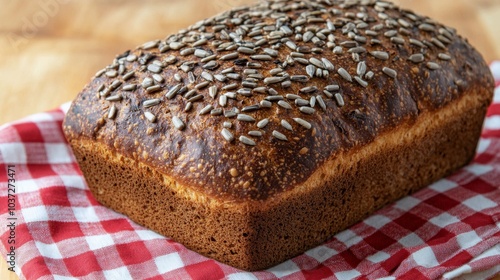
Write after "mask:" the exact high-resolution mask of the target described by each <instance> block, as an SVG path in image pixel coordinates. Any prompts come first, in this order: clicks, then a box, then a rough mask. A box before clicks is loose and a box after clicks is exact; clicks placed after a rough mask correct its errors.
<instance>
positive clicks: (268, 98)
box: [265, 95, 284, 101]
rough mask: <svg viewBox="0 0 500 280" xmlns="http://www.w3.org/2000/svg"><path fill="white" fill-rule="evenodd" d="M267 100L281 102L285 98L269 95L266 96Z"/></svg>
mask: <svg viewBox="0 0 500 280" xmlns="http://www.w3.org/2000/svg"><path fill="white" fill-rule="evenodd" d="M265 99H266V100H267V101H279V100H283V99H284V98H283V96H281V95H269V96H266V97H265Z"/></svg>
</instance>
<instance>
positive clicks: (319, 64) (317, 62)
mask: <svg viewBox="0 0 500 280" xmlns="http://www.w3.org/2000/svg"><path fill="white" fill-rule="evenodd" d="M309 62H310V63H311V64H312V65H314V66H316V67H319V68H325V64H324V63H323V62H322V61H321V60H319V59H317V58H315V57H311V58H310V59H309Z"/></svg>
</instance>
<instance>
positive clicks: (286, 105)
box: [278, 100, 292, 110]
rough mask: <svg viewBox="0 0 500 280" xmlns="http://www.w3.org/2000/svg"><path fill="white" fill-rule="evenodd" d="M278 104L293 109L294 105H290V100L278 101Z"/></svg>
mask: <svg viewBox="0 0 500 280" xmlns="http://www.w3.org/2000/svg"><path fill="white" fill-rule="evenodd" d="M278 105H279V106H281V107H282V108H285V109H287V110H290V109H292V106H290V104H288V102H286V101H284V100H280V101H278Z"/></svg>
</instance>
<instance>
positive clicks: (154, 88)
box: [146, 85, 161, 93]
mask: <svg viewBox="0 0 500 280" xmlns="http://www.w3.org/2000/svg"><path fill="white" fill-rule="evenodd" d="M160 90H161V86H160V85H155V86H150V87H148V88H147V89H146V91H147V93H155V92H157V91H160Z"/></svg>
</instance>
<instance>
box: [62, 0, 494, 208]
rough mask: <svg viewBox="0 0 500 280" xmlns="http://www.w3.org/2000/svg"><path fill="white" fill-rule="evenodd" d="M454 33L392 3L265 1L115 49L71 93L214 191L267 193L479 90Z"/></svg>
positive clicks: (77, 124) (160, 163)
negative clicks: (106, 62)
mask: <svg viewBox="0 0 500 280" xmlns="http://www.w3.org/2000/svg"><path fill="white" fill-rule="evenodd" d="M493 86H494V85H493V79H492V76H491V74H490V71H489V68H488V66H487V65H486V63H485V62H484V60H483V59H482V57H481V55H480V54H478V53H477V52H476V51H475V50H474V49H473V47H471V46H470V45H469V44H468V43H467V42H466V41H465V40H464V39H463V38H461V37H460V36H458V35H456V32H455V30H453V29H451V28H448V27H445V26H443V25H441V24H439V23H437V22H435V21H433V20H431V19H429V18H427V17H422V16H419V15H416V14H414V13H413V12H411V11H406V10H401V9H399V8H398V7H396V6H394V5H393V4H391V3H388V2H382V1H370V0H367V1H362V0H361V1H334V0H324V1H293V0H290V1H287V0H285V1H262V2H259V3H257V4H256V5H254V6H250V7H242V8H235V9H233V10H231V11H228V12H225V13H223V14H220V15H217V16H215V17H212V18H209V19H207V20H204V21H200V22H198V23H196V24H194V25H192V26H191V27H189V28H187V29H185V30H182V31H180V32H179V33H178V34H174V35H171V36H168V37H167V38H166V39H163V40H157V41H151V42H148V43H146V44H144V45H142V46H140V47H138V48H137V49H135V50H133V51H127V52H125V53H124V54H121V55H119V56H117V57H116V59H115V60H114V61H113V63H112V64H111V65H109V66H107V67H106V68H104V69H103V70H101V71H99V72H98V73H97V74H96V77H95V78H94V79H93V80H92V81H91V82H90V84H88V85H87V86H86V87H85V88H84V90H83V91H82V92H81V93H80V94H79V95H78V97H77V98H76V100H75V101H74V102H73V104H72V106H71V108H70V110H69V112H68V114H67V116H66V119H65V122H64V131H65V133H66V136H67V138H68V140H69V141H73V140H78V139H91V140H93V141H96V142H99V143H102V144H104V145H107V146H108V147H109V148H110V149H112V150H115V151H117V152H119V153H121V154H123V155H126V156H129V157H132V158H134V159H136V160H138V161H140V162H143V163H145V164H147V165H149V166H151V167H153V168H155V169H157V170H159V171H160V172H162V173H164V174H166V175H167V176H170V177H171V178H173V179H175V180H176V181H178V182H179V183H181V184H183V185H184V186H190V187H192V188H193V189H194V190H196V191H200V192H202V193H205V194H206V195H208V196H209V197H214V198H218V199H223V200H227V201H236V202H237V201H248V200H265V199H266V198H269V197H271V196H273V195H276V194H279V193H281V192H283V191H286V190H289V189H291V188H293V187H294V186H297V185H299V184H301V183H302V182H304V181H305V180H306V179H307V178H308V177H309V176H310V175H311V174H312V173H313V172H314V171H315V170H316V169H317V168H318V166H320V165H321V164H322V163H323V162H325V161H326V160H328V159H329V158H332V157H334V156H335V154H337V153H340V152H345V151H348V150H349V149H352V148H356V147H361V146H363V145H364V144H367V143H369V142H371V141H373V139H374V138H375V137H377V135H380V134H382V133H386V132H390V131H391V130H392V129H395V128H396V127H397V126H398V124H401V123H403V122H410V123H411V122H413V121H415V120H416V119H417V117H418V115H419V114H420V113H422V112H428V111H433V110H437V109H439V108H442V107H443V106H445V105H447V104H449V103H450V102H452V101H453V100H455V99H457V98H460V96H462V95H463V94H465V93H466V92H471V90H477V89H482V90H477V92H481V94H483V95H484V96H481V97H478V98H482V99H484V102H485V104H486V103H487V102H489V101H490V99H491V95H492V92H493Z"/></svg>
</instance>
